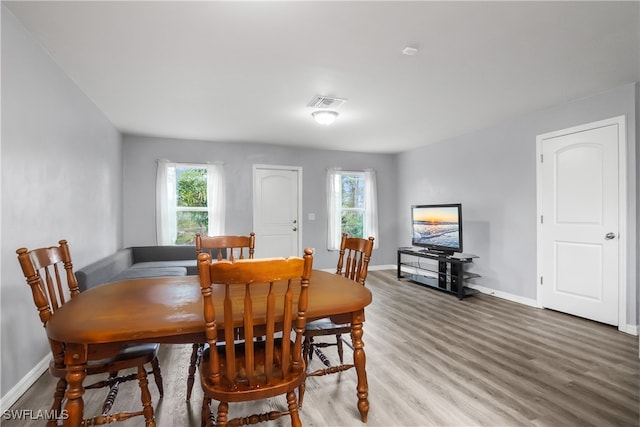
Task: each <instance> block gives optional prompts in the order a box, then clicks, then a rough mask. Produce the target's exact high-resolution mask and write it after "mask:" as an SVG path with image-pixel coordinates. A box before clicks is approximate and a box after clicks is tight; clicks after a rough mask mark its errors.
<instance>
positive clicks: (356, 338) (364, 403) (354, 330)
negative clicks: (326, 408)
mask: <svg viewBox="0 0 640 427" xmlns="http://www.w3.org/2000/svg"><path fill="white" fill-rule="evenodd" d="M363 322H364V310H360V311H358V312H354V313H353V314H352V317H351V340H352V342H353V363H354V365H356V373H357V375H358V385H357V388H356V390H357V394H358V410H359V411H360V418H361V419H362V422H363V423H366V422H367V414H368V413H369V384H368V383H367V370H366V366H365V365H366V356H365V353H364V343H363V342H362V334H363V329H362V323H363Z"/></svg>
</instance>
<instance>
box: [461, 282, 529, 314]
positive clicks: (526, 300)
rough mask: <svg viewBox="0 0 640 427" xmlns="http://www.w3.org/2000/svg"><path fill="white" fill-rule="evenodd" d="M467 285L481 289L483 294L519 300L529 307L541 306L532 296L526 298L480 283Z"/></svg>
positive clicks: (514, 300)
mask: <svg viewBox="0 0 640 427" xmlns="http://www.w3.org/2000/svg"><path fill="white" fill-rule="evenodd" d="M466 287H468V288H471V289H476V290H477V291H479V292H481V293H483V294H487V295H491V296H494V297H498V298H502V299H506V300H508V301H513V302H517V303H518V304H524V305H528V306H529V307H535V308H541V307H540V306H539V305H538V303H537V301H536V300H535V299H532V298H525V297H521V296H518V295H513V294H510V293H507V292H502V291H497V290H495V289H491V288H486V287H484V286H480V285H474V284H469V285H466Z"/></svg>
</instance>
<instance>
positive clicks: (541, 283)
mask: <svg viewBox="0 0 640 427" xmlns="http://www.w3.org/2000/svg"><path fill="white" fill-rule="evenodd" d="M543 282H544V280H542V276H540V285H541V286H542V285H543V284H544V283H543Z"/></svg>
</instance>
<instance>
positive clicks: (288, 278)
mask: <svg viewBox="0 0 640 427" xmlns="http://www.w3.org/2000/svg"><path fill="white" fill-rule="evenodd" d="M312 265H313V251H312V250H311V249H305V251H304V257H303V258H298V257H291V258H287V259H284V258H265V259H253V260H251V259H245V260H238V261H235V262H231V261H226V260H223V261H218V262H211V257H210V255H209V254H206V253H203V254H200V255H198V272H199V276H200V286H201V291H202V299H203V307H204V321H205V325H206V330H205V333H206V338H207V343H208V344H209V347H208V348H207V349H206V350H205V351H204V353H203V357H202V360H201V362H200V380H201V381H200V382H201V384H202V390H203V392H204V399H203V402H202V425H203V426H212V425H215V426H218V427H223V426H226V425H232V426H237V425H244V424H255V423H258V422H262V421H271V420H275V419H278V418H280V417H281V416H284V415H289V416H290V417H291V425H292V426H293V427H298V426H301V423H300V417H299V414H298V400H297V397H296V393H295V390H296V389H297V388H298V387H300V386H301V384H302V383H303V382H304V378H305V371H306V368H305V363H304V358H303V355H302V336H303V333H304V328H305V322H306V309H307V300H308V295H307V294H308V288H309V278H310V276H311V269H312ZM212 285H216V286H221V287H223V289H224V292H223V293H222V294H224V297H223V301H221V302H220V304H219V306H222V307H223V309H222V311H223V313H222V315H218V316H216V311H215V308H214V301H213V291H212ZM216 317H217V319H218V321H221V320H222V319H224V320H222V323H223V325H224V326H223V325H220V326H223V331H220V333H222V332H223V334H222V335H220V336H224V339H223V340H222V341H221V342H220V343H218V340H217V337H218V336H219V331H218V330H217V328H218V325H217V324H216ZM254 322H255V324H254ZM238 328H240V330H241V331H242V335H241V336H240V337H238V335H237V331H238ZM283 332H284V333H283ZM258 336H260V337H262V339H260V340H257V339H255V338H254V337H258ZM238 338H240V340H238ZM282 394H286V400H287V406H288V408H287V410H281V411H271V412H268V413H262V414H252V415H248V416H244V417H236V418H233V419H228V415H229V414H228V411H229V403H230V402H248V401H255V400H261V399H267V398H271V397H275V396H278V395H282ZM212 399H214V400H217V401H218V402H219V404H218V408H217V415H215V416H214V415H213V413H212V411H211V408H210V405H211V400H212Z"/></svg>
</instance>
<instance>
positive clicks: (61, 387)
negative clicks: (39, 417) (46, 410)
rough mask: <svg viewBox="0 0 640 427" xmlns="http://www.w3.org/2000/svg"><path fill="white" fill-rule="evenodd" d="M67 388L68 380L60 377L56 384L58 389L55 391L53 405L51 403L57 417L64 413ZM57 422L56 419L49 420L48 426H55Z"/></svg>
mask: <svg viewBox="0 0 640 427" xmlns="http://www.w3.org/2000/svg"><path fill="white" fill-rule="evenodd" d="M66 390H67V380H66V379H65V378H60V379H59V380H58V383H57V384H56V390H55V391H54V392H53V405H51V411H52V412H53V413H54V414H55V415H56V418H57V417H58V416H60V414H62V400H63V399H64V392H65V391H66ZM56 425H57V422H56V420H55V419H53V420H49V421H48V422H47V427H55V426H56Z"/></svg>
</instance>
